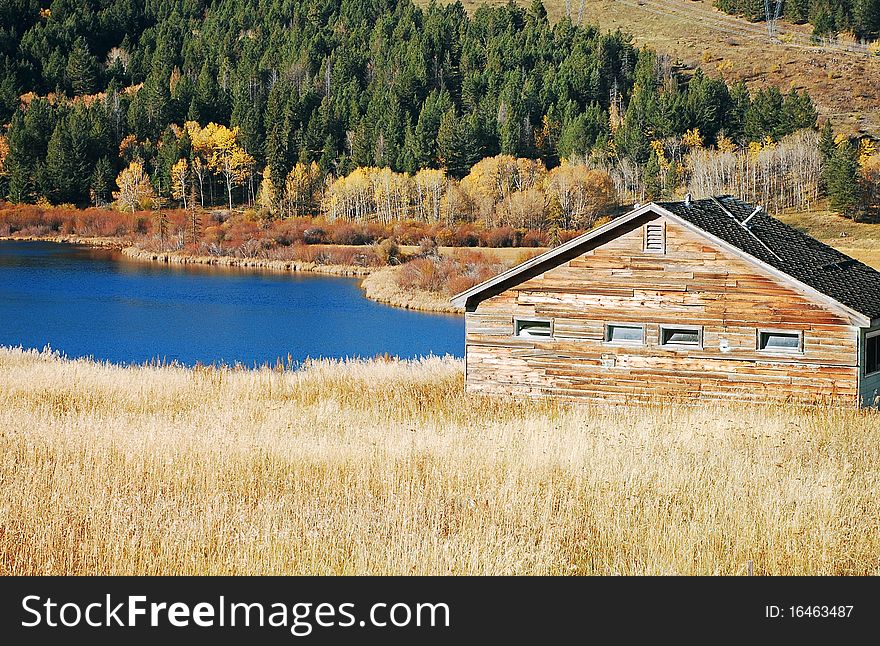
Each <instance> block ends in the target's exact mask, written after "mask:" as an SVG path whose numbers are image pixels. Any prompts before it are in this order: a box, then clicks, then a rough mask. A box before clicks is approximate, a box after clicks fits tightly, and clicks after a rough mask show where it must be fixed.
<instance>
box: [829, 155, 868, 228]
mask: <svg viewBox="0 0 880 646" xmlns="http://www.w3.org/2000/svg"><path fill="white" fill-rule="evenodd" d="M826 177H827V180H826V181H827V186H828V197H829V198H830V202H831V208H832V209H833V210H835V211H837V212H838V213H840V214H841V215H844V216H847V217H851V218H853V219H856V217H857V211H856V209H857V207H858V205H859V202H860V198H861V194H860V186H861V184H860V182H859V159H858V146H855V145H853V144H852V143H850V141H849V140H848V139H843V140H841V141H840V143H838V144H837V146H836V147H835V149H834V153H833V154H832V155H831V159H830V160H829V161H828V167H827V170H826Z"/></svg>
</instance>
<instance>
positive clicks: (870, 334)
mask: <svg viewBox="0 0 880 646" xmlns="http://www.w3.org/2000/svg"><path fill="white" fill-rule="evenodd" d="M878 336H880V330H874V331H873V332H866V333H865V347H864V348H863V349H862V357H863V360H864V362H865V365H864V367H863V369H862V372H863V374H864V376H865V377H873V376H874V375H878V374H880V366H878V368H877V370H875V371H874V372H868V339H873V338H876V337H878Z"/></svg>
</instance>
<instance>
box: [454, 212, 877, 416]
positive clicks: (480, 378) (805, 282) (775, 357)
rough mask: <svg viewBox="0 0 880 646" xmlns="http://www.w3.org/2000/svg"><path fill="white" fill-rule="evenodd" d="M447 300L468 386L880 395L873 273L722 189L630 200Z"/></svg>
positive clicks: (701, 395) (578, 392)
mask: <svg viewBox="0 0 880 646" xmlns="http://www.w3.org/2000/svg"><path fill="white" fill-rule="evenodd" d="M452 301H453V303H455V304H457V305H459V306H461V307H463V308H464V309H465V312H466V314H465V321H466V347H465V360H466V383H467V390H468V391H470V392H475V393H486V394H503V395H534V396H558V397H563V398H571V399H594V400H606V401H656V400H658V399H659V398H677V399H689V400H715V399H727V400H731V399H732V400H738V401H768V400H790V401H797V402H803V403H816V402H829V401H830V402H834V403H841V404H846V405H863V406H877V405H878V403H880V349H878V343H880V272H877V271H875V270H874V269H871V268H870V267H868V266H867V265H864V264H863V263H861V262H858V261H857V260H854V259H852V258H850V257H848V256H846V255H844V254H842V253H840V252H839V251H837V250H835V249H832V248H831V247H829V246H827V245H825V244H822V243H821V242H819V241H817V240H815V239H814V238H812V237H810V236H808V235H806V234H804V233H802V232H800V231H798V230H797V229H794V228H792V227H790V226H788V225H786V224H783V223H782V222H780V221H779V220H777V219H775V218H773V217H771V216H769V215H767V214H766V213H765V212H764V211H762V210H761V209H760V208H758V207H754V206H752V205H749V204H745V203H743V202H741V201H739V200H736V199H734V198H731V197H719V198H710V199H705V200H690V199H686V200H685V201H683V202H656V203H651V204H647V205H645V206H641V207H638V208H635V209H634V210H632V211H630V212H629V213H627V214H626V215H623V216H621V217H618V218H617V219H615V220H613V221H611V222H610V223H608V224H606V225H604V226H601V227H599V228H597V229H594V230H593V231H590V232H588V233H585V234H584V235H581V236H579V237H577V238H575V239H573V240H571V241H569V242H567V243H565V244H563V245H561V246H559V247H556V248H554V249H552V250H550V251H547V252H546V253H543V254H541V255H540V256H536V257H535V258H532V259H530V260H528V261H527V262H524V263H522V264H520V265H518V266H517V267H514V268H512V269H510V270H508V271H506V272H503V273H501V274H499V275H498V276H496V277H494V278H492V279H490V280H488V281H486V282H484V283H482V284H480V285H477V286H476V287H473V288H471V289H469V290H467V291H465V292H462V293H461V294H459V295H458V296H456V297H454V298H453V299H452Z"/></svg>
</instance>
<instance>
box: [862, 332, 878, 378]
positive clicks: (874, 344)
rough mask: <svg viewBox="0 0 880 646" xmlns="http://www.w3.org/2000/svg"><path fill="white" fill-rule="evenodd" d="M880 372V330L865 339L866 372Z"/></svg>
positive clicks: (868, 373) (867, 373)
mask: <svg viewBox="0 0 880 646" xmlns="http://www.w3.org/2000/svg"><path fill="white" fill-rule="evenodd" d="M875 372H880V332H875V333H874V334H873V335H872V336H869V337H867V338H866V339H865V374H866V375H870V374H873V373H875Z"/></svg>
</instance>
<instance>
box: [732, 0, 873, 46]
mask: <svg viewBox="0 0 880 646" xmlns="http://www.w3.org/2000/svg"><path fill="white" fill-rule="evenodd" d="M715 6H716V7H718V8H719V9H721V10H722V11H726V12H728V13H732V14H738V15H743V16H746V17H747V18H749V19H750V20H764V19H765V17H766V11H765V2H764V0H715ZM775 9H776V1H775V0H773V1H772V2H771V3H770V10H771V11H775ZM781 16H782V17H783V18H785V19H787V20H789V21H791V22H793V23H804V22H809V23H810V24H811V25H813V35H814V36H815V37H817V38H825V37H830V36H836V35H837V34H838V32H842V31H849V32H852V34H853V35H854V36H855V37H856V38H858V39H862V40H873V39H876V38H878V37H880V0H784V2H783V3H782V13H781Z"/></svg>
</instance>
